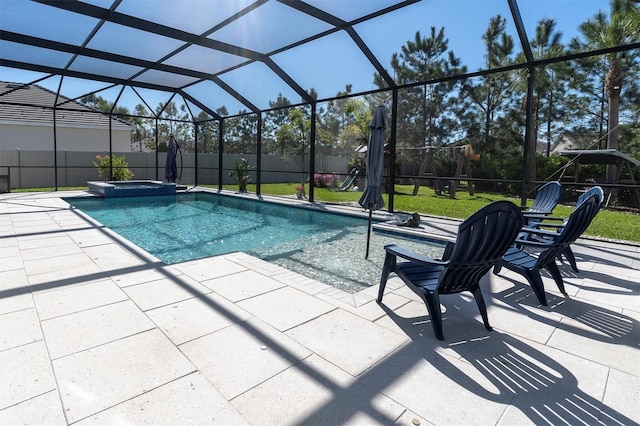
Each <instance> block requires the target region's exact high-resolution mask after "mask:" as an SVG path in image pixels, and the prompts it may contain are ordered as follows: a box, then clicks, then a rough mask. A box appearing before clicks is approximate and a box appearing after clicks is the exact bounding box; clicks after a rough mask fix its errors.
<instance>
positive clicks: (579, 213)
mask: <svg viewBox="0 0 640 426" xmlns="http://www.w3.org/2000/svg"><path fill="white" fill-rule="evenodd" d="M599 208H600V201H599V198H598V196H597V195H596V194H594V195H591V196H590V197H589V198H587V199H586V200H584V201H583V202H582V204H581V205H580V206H579V207H576V209H575V210H574V211H573V212H572V213H571V215H570V216H569V218H568V219H567V222H566V223H565V224H564V226H563V228H562V229H561V230H560V231H559V232H556V231H546V230H544V229H535V228H523V229H524V230H525V232H526V233H531V234H534V235H539V236H541V237H542V238H540V239H538V238H536V239H523V238H520V237H519V238H518V239H516V241H515V245H514V246H513V247H511V248H510V249H509V250H508V251H507V253H506V254H505V255H504V256H503V257H502V259H500V261H498V262H497V264H496V266H495V267H494V269H493V272H494V273H495V274H498V273H500V270H501V269H502V267H505V268H507V269H510V270H512V271H514V272H517V273H519V274H521V275H523V276H524V277H525V278H526V279H527V281H529V284H531V287H532V288H533V291H534V293H535V294H536V296H537V298H538V301H539V302H540V303H541V304H542V305H545V306H546V305H547V298H546V296H545V293H544V284H543V282H542V277H541V276H540V270H541V269H546V270H547V271H549V273H550V274H551V276H552V277H553V280H554V281H555V283H556V285H557V286H558V289H559V290H560V291H561V292H562V294H565V295H566V294H567V292H566V291H565V289H564V282H563V280H562V275H561V274H560V269H558V265H557V264H556V257H557V256H558V255H560V254H562V253H564V251H565V250H566V249H567V247H569V245H570V244H572V243H573V242H574V241H575V240H576V239H577V238H578V237H579V236H580V235H582V233H583V232H584V231H585V230H586V229H587V227H589V224H590V223H591V221H592V220H593V218H594V217H595V215H596V214H597V213H598V209H599ZM524 247H535V248H537V249H539V250H540V251H539V252H538V253H530V252H527V251H525V250H524V249H523V248H524Z"/></svg>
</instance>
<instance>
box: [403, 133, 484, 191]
mask: <svg viewBox="0 0 640 426" xmlns="http://www.w3.org/2000/svg"><path fill="white" fill-rule="evenodd" d="M436 149H438V148H435V147H427V148H426V150H427V152H426V154H425V156H424V159H423V160H422V164H421V165H420V171H419V172H418V176H429V177H432V178H436V182H435V191H436V194H437V195H442V192H443V191H444V189H445V188H444V185H443V184H442V182H441V181H440V179H438V174H437V172H436V166H435V161H434V159H433V154H434V150H436ZM453 149H455V150H456V151H457V152H458V154H459V159H458V166H457V167H456V173H455V175H454V180H452V181H451V183H450V185H449V198H455V196H456V191H457V189H458V185H459V183H460V178H464V177H466V178H468V179H471V163H470V162H471V161H476V160H479V159H480V154H475V153H474V152H473V147H472V146H471V145H462V146H458V147H453ZM463 172H464V173H463ZM423 184H424V179H416V182H415V185H414V187H413V195H418V190H419V189H420V186H421V185H423ZM468 185H469V186H468V187H469V195H473V194H474V189H473V183H472V182H471V181H470V180H469V181H468Z"/></svg>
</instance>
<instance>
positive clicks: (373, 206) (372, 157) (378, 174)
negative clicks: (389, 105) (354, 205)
mask: <svg viewBox="0 0 640 426" xmlns="http://www.w3.org/2000/svg"><path fill="white" fill-rule="evenodd" d="M369 128H370V129H371V136H370V137H369V145H368V146H367V187H366V189H365V190H364V192H363V193H362V196H361V197H360V200H358V204H360V205H361V206H362V207H363V208H365V209H368V210H378V209H381V208H382V207H384V200H383V199H382V191H381V189H380V187H381V186H382V172H383V169H384V131H385V129H386V125H385V114H384V107H382V106H379V107H378V108H376V111H375V113H374V114H373V118H372V119H371V123H369Z"/></svg>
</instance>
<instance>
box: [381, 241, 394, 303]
mask: <svg viewBox="0 0 640 426" xmlns="http://www.w3.org/2000/svg"><path fill="white" fill-rule="evenodd" d="M395 263H396V257H395V256H394V255H393V254H391V253H387V254H386V256H385V257H384V265H383V266H382V275H381V276H380V287H379V290H378V303H380V302H382V296H383V295H384V288H385V287H386V286H387V280H388V279H389V274H390V273H391V268H392V267H395Z"/></svg>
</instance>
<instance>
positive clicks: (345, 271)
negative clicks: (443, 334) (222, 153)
mask: <svg viewBox="0 0 640 426" xmlns="http://www.w3.org/2000/svg"><path fill="white" fill-rule="evenodd" d="M66 201H67V202H69V203H70V204H71V205H72V206H74V207H76V208H78V209H80V210H82V211H83V212H84V213H86V214H87V215H89V216H91V217H92V218H94V219H95V220H97V221H98V222H100V223H102V224H103V225H105V226H107V227H109V228H110V229H112V230H113V231H115V232H116V233H118V234H120V235H121V236H123V237H124V238H126V239H127V240H129V241H131V242H133V243H135V244H136V245H138V246H139V247H141V248H143V249H144V250H146V251H147V252H149V253H151V254H153V255H154V256H156V257H157V258H159V259H160V260H162V261H163V262H164V263H167V264H172V263H179V262H183V261H187V260H193V259H199V258H203V257H209V256H215V255H220V254H225V253H230V252H234V251H242V252H245V253H248V254H250V255H253V256H255V257H258V258H261V259H264V260H267V261H269V262H272V263H275V264H278V265H280V266H283V267H285V268H287V269H290V270H293V271H295V272H298V273H300V274H302V275H305V276H307V277H310V278H313V279H316V280H318V281H321V282H324V283H327V284H330V285H333V286H334V287H337V288H340V289H342V290H345V291H348V292H351V293H353V292H357V291H359V290H362V289H363V288H366V287H369V286H371V285H376V284H377V283H378V280H379V279H380V273H381V271H382V263H383V260H384V250H383V248H382V247H383V246H384V245H386V244H391V243H399V244H402V245H403V246H405V247H408V248H412V249H414V250H418V251H420V252H422V253H423V254H425V255H427V256H430V257H438V256H440V255H441V254H442V251H443V246H442V245H438V244H433V243H427V242H424V241H420V242H418V241H411V240H404V239H400V238H399V237H397V236H392V235H387V234H379V233H373V234H372V236H371V247H370V254H369V258H368V259H364V252H365V246H366V234H367V221H366V219H361V218H356V217H351V216H345V215H339V214H332V213H327V212H322V211H317V210H315V209H314V210H311V209H307V208H296V207H290V206H283V205H279V204H274V203H267V202H259V201H253V200H247V199H241V198H237V197H232V196H224V195H218V194H211V193H198V192H194V193H189V194H179V195H176V196H150V197H140V198H110V199H109V198H107V199H96V198H70V199H67V200H66Z"/></svg>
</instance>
